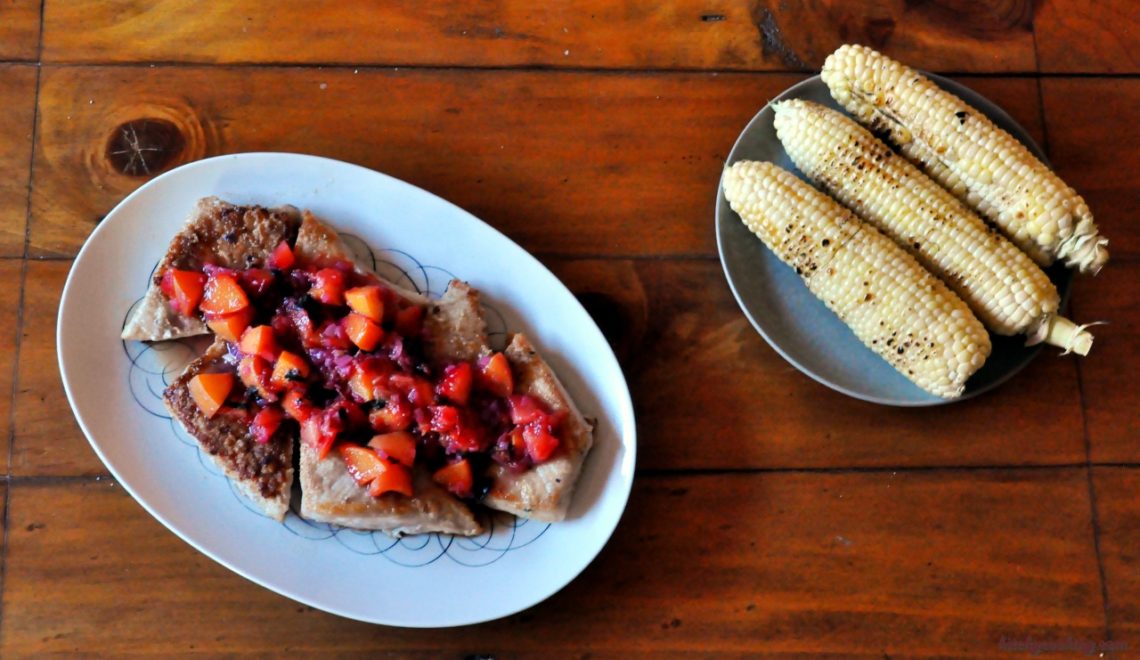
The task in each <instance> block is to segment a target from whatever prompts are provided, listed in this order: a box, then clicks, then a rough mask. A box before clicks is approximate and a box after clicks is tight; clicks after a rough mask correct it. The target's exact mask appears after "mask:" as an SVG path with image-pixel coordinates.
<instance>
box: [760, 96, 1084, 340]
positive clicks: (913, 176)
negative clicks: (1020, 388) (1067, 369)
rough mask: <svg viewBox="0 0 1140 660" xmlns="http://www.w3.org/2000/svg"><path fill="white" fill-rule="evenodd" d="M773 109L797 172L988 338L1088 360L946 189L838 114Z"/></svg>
mask: <svg viewBox="0 0 1140 660" xmlns="http://www.w3.org/2000/svg"><path fill="white" fill-rule="evenodd" d="M772 108H773V110H774V111H775V113H776V121H775V125H776V134H777V135H778V136H779V138H780V142H782V143H783V145H784V149H785V150H786V151H787V152H788V155H789V156H790V157H791V159H792V161H793V162H795V164H796V167H798V168H799V169H800V170H801V171H802V172H803V173H804V174H806V175H807V176H808V178H809V179H811V180H812V181H813V182H814V183H815V184H816V185H818V186H820V187H821V188H822V189H823V190H825V191H827V192H829V193H831V195H832V196H834V197H835V198H836V199H838V200H839V201H840V202H842V203H843V204H844V205H846V206H847V207H848V208H850V209H851V210H853V211H855V213H857V214H858V215H859V216H860V217H861V218H863V219H864V220H866V221H868V222H870V223H871V224H873V225H874V226H875V227H877V228H878V229H879V230H881V231H882V232H883V233H885V234H887V235H888V236H890V237H891V238H893V239H894V240H895V242H896V243H898V244H899V245H901V246H902V247H903V248H904V249H906V251H907V252H910V253H911V254H912V255H914V257H915V258H916V259H918V261H919V262H920V263H922V265H923V266H926V267H927V268H928V269H929V270H930V271H931V272H932V273H934V274H935V275H937V276H939V277H941V278H942V280H943V281H944V282H946V284H948V285H949V286H950V288H951V289H953V290H954V291H955V292H956V293H957V294H958V295H959V296H961V297H962V299H963V300H964V301H966V304H968V305H969V306H970V308H971V309H973V310H974V313H976V314H977V315H978V318H979V319H981V320H982V322H983V323H985V325H986V326H987V327H988V328H990V329H991V330H993V331H994V332H995V333H997V334H999V335H1016V334H1023V333H1024V334H1028V335H1029V336H1030V342H1031V343H1036V341H1035V340H1037V341H1045V342H1048V343H1050V344H1054V345H1056V346H1061V347H1062V348H1064V349H1065V350H1066V351H1069V350H1072V351H1076V352H1078V353H1080V354H1081V355H1085V354H1087V353H1088V350H1089V348H1090V347H1091V345H1092V336H1091V335H1090V334H1089V333H1088V332H1086V331H1085V330H1084V329H1083V328H1080V327H1078V326H1077V325H1076V324H1074V323H1073V322H1072V321H1069V320H1068V319H1064V318H1060V317H1058V316H1057V307H1058V305H1059V304H1060V295H1059V294H1058V293H1057V288H1056V287H1055V286H1053V283H1052V282H1050V281H1049V278H1048V276H1046V275H1045V272H1044V271H1042V270H1041V268H1039V267H1038V266H1037V264H1035V263H1033V260H1032V259H1030V258H1029V257H1028V256H1026V254H1025V253H1024V252H1022V251H1021V250H1019V249H1017V247H1016V246H1015V245H1013V244H1012V243H1010V242H1009V241H1007V240H1006V239H1005V238H1003V237H1002V236H1001V235H1000V234H998V233H997V232H996V231H994V230H993V229H991V228H989V227H987V226H986V224H985V222H983V221H982V219H981V218H979V217H978V216H977V215H976V214H974V212H973V211H971V210H970V209H968V208H966V207H965V206H963V205H962V203H961V202H959V201H958V200H957V199H956V198H955V197H954V196H953V195H951V194H950V193H949V192H947V191H946V189H944V188H943V187H942V186H940V185H938V184H937V183H935V182H934V181H933V180H931V179H930V178H928V177H927V176H926V175H924V174H923V173H922V172H920V171H918V169H917V168H916V167H915V166H914V165H911V164H910V163H909V162H907V161H906V160H905V159H904V158H902V157H900V156H898V155H897V154H895V153H894V152H893V151H891V148H890V147H888V146H887V145H886V144H883V143H882V142H881V141H879V140H878V139H876V138H875V136H873V135H871V133H870V131H868V130H867V129H865V128H863V127H862V126H860V125H859V124H857V123H855V122H854V121H852V120H850V119H848V118H847V117H845V116H843V115H842V114H841V113H839V112H836V111H834V110H831V109H830V108H825V107H823V106H822V105H819V104H817V103H812V102H810V101H803V100H798V99H797V100H791V101H784V102H782V103H777V104H774V105H773V106H772Z"/></svg>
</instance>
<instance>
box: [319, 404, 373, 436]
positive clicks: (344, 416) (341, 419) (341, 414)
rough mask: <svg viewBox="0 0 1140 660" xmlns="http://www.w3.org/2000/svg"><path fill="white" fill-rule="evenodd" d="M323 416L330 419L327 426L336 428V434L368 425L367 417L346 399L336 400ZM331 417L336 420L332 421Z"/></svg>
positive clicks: (358, 407)
mask: <svg viewBox="0 0 1140 660" xmlns="http://www.w3.org/2000/svg"><path fill="white" fill-rule="evenodd" d="M325 414H326V415H328V416H329V418H330V422H329V424H330V425H332V426H336V427H337V432H338V433H339V432H340V431H350V430H352V429H357V428H362V427H364V426H367V425H368V417H367V416H366V415H365V414H364V411H363V410H361V409H360V406H358V405H356V404H355V403H353V402H352V401H348V400H346V399H337V400H336V403H333V404H332V405H331V406H329V407H328V409H326V410H325ZM333 417H335V418H336V419H335V421H334V420H333V419H332V418H333Z"/></svg>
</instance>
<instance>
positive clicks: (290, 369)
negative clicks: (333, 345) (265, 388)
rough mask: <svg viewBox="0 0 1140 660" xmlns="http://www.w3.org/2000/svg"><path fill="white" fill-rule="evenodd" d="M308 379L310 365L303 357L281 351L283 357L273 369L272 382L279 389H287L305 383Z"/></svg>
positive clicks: (278, 359)
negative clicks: (291, 385) (298, 383)
mask: <svg viewBox="0 0 1140 660" xmlns="http://www.w3.org/2000/svg"><path fill="white" fill-rule="evenodd" d="M308 377H309V365H308V363H307V362H305V359H304V358H303V357H301V356H300V355H297V354H296V353H290V352H289V351H281V355H279V356H278V357H277V364H276V365H274V367H273V376H272V378H271V379H270V382H271V383H273V385H274V387H277V388H278V389H285V388H286V387H289V385H290V384H291V383H296V382H300V381H303V380H305V379H306V378H308Z"/></svg>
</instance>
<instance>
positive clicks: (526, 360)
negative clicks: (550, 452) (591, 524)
mask: <svg viewBox="0 0 1140 660" xmlns="http://www.w3.org/2000/svg"><path fill="white" fill-rule="evenodd" d="M503 354H504V355H506V357H507V360H508V361H509V362H510V363H511V370H512V371H513V372H514V375H515V378H516V382H515V392H518V393H520V394H529V395H530V396H533V397H535V398H536V399H538V400H539V401H541V402H543V403H544V404H545V405H546V406H547V408H548V409H550V411H551V412H565V413H566V419H565V421H564V422H563V423H562V427H561V433H560V434H559V439H560V440H561V441H562V444H561V445H560V446H559V448H558V451H557V453H555V455H554V456H553V457H552V458H550V459H549V460H547V461H546V462H544V463H541V464H539V465H536V466H534V467H533V468H531V469H530V470H527V471H526V472H523V473H519V474H516V473H514V472H511V471H510V470H508V469H507V468H504V467H503V466H501V465H492V466H491V468H490V470H489V472H488V474H489V476H490V477H491V479H492V483H491V489H490V491H489V492H488V493H487V497H486V498H485V499H484V500H483V503H484V504H486V505H487V506H488V507H490V508H492V509H498V510H499V511H506V512H509V513H513V514H515V515H516V516H519V517H522V518H533V519H535V520H544V521H547V522H558V521H560V520H564V519H565V518H566V511H567V509H568V508H569V506H570V500H571V498H572V495H573V492H574V485H575V484H576V483H577V481H578V474H579V472H580V471H581V469H582V463H583V462H584V461H585V460H586V454H587V453H589V451H590V448H591V447H592V446H593V444H594V427H593V425H592V424H590V423H589V422H588V421H586V419H585V418H584V417H583V416H582V413H581V412H579V411H578V408H577V406H575V405H574V402H573V400H571V399H570V395H569V394H568V393H567V392H566V389H565V388H564V387H563V386H562V383H561V382H559V380H558V377H557V376H555V375H554V371H553V370H552V369H551V368H550V365H548V364H547V363H546V361H545V360H543V359H542V356H540V355H539V354H538V351H537V350H536V349H535V348H534V346H532V345H531V343H530V342H529V341H528V340H527V338H526V337H525V336H524V335H522V334H521V333H520V334H516V335H514V336H513V337H512V338H511V341H510V344H508V345H507V348H506V350H504V351H503Z"/></svg>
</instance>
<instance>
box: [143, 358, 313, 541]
mask: <svg viewBox="0 0 1140 660" xmlns="http://www.w3.org/2000/svg"><path fill="white" fill-rule="evenodd" d="M226 353H227V350H226V342H225V341H223V340H220V339H219V340H217V341H215V342H214V343H213V344H211V345H210V347H209V348H207V349H206V352H205V353H203V354H202V356H201V357H199V358H198V359H197V360H194V361H193V362H191V363H190V366H188V367H187V368H186V371H184V372H183V373H182V375H181V376H179V377H178V379H177V380H175V381H174V382H173V383H171V384H170V386H169V387H167V388H166V391H165V392H163V397H162V399H163V402H164V403H165V404H166V407H167V409H168V410H170V413H171V414H172V415H174V418H175V419H177V420H178V421H179V422H180V423H181V424H182V426H184V427H185V428H186V431H187V432H188V433H189V434H190V435H191V436H193V437H194V439H196V440H197V441H198V444H199V446H200V447H201V448H202V451H204V452H206V455H208V456H209V457H210V458H211V459H213V461H214V463H215V464H216V465H217V466H218V467H219V468H220V469H221V470H222V471H223V472H225V474H226V476H227V477H229V479H230V481H232V482H233V483H234V485H235V486H237V488H238V490H239V491H241V493H242V494H243V495H245V496H246V498H248V499H249V500H250V501H251V502H253V503H254V505H256V506H257V507H258V508H259V509H261V511H263V512H264V513H265V515H267V516H269V517H270V518H275V519H277V520H284V519H285V513H286V512H287V511H288V510H289V497H290V493H291V491H292V488H293V446H294V444H295V443H294V441H293V436H294V435H295V434H296V427H294V426H292V425H282V427H281V428H279V429H278V430H277V432H276V433H274V434H273V436H272V437H270V439H269V442H266V443H264V444H262V443H258V442H256V441H254V439H253V436H252V435H250V431H249V419H248V418H247V415H246V413H245V411H243V410H234V409H230V410H227V409H222V410H221V411H219V412H218V413H217V414H216V415H214V416H213V417H206V416H205V415H203V414H202V411H201V410H200V409H199V408H198V404H196V403H195V402H194V398H193V397H192V396H191V395H190V389H189V383H190V380H191V379H192V378H194V376H197V375H198V374H200V373H204V372H210V371H233V369H234V367H233V365H232V364H228V363H227V362H226Z"/></svg>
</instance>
